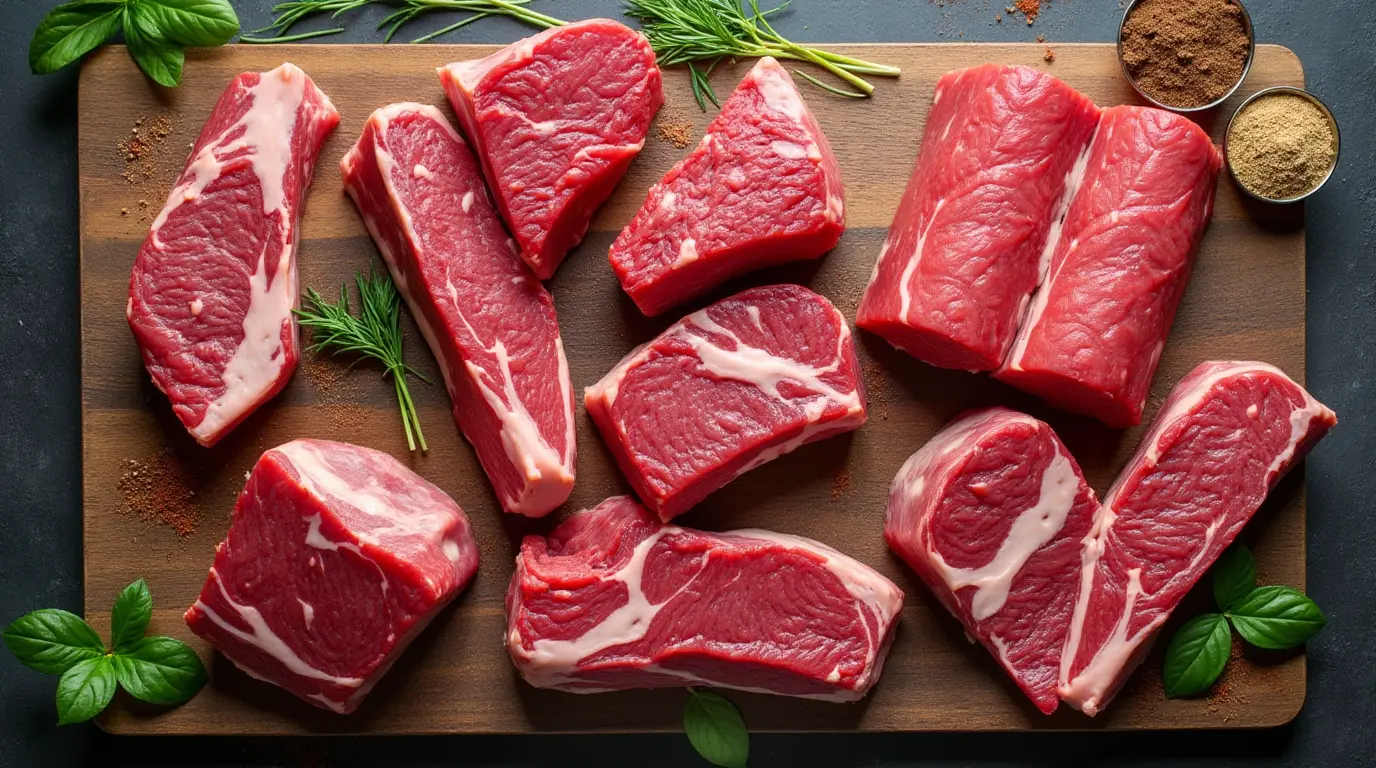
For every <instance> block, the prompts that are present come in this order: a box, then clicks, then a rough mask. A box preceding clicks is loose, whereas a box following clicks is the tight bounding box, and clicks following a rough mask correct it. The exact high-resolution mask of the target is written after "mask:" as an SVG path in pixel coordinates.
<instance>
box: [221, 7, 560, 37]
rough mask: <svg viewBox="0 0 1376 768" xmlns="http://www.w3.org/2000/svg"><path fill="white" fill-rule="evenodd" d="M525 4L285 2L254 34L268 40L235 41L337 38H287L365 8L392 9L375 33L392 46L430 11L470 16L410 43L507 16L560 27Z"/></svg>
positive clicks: (329, 32) (321, 32) (311, 34)
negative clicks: (321, 19) (309, 23)
mask: <svg viewBox="0 0 1376 768" xmlns="http://www.w3.org/2000/svg"><path fill="white" fill-rule="evenodd" d="M528 4H530V0H287V1H286V2H282V3H278V4H277V5H275V6H273V8H272V12H273V13H274V14H276V15H275V17H274V18H273V20H272V23H271V24H268V25H267V26H266V27H263V28H262V29H257V30H254V33H255V34H264V33H271V34H270V35H269V36H266V37H241V38H239V40H240V42H244V43H287V42H293V41H296V40H305V39H308V38H311V37H319V36H321V35H332V34H337V33H339V32H343V31H344V27H330V28H328V29H322V30H318V31H315V32H306V33H303V34H299V35H293V34H291V29H292V27H294V26H296V24H297V22H300V21H302V20H304V19H307V18H310V17H312V16H318V15H321V14H326V13H328V14H329V15H330V18H331V19H336V18H339V17H340V16H342V15H343V14H345V13H348V12H349V11H353V10H356V9H358V8H362V7H363V6H365V5H384V6H387V7H390V8H395V9H396V10H394V11H392V12H391V13H389V14H388V15H387V16H386V17H385V18H383V20H382V21H380V22H378V25H377V28H378V29H384V28H385V29H386V30H387V36H386V37H385V38H384V42H388V43H390V42H392V37H393V36H394V35H396V33H397V30H399V29H401V28H402V27H403V26H405V25H406V24H407V23H408V22H410V21H412V20H414V19H415V18H416V17H417V16H420V15H422V14H425V13H428V12H430V11H469V12H471V13H472V14H473V15H472V16H469V17H467V18H465V19H462V20H460V21H458V22H457V23H454V24H450V25H449V26H447V27H445V28H443V29H439V30H436V31H434V32H431V33H430V34H428V35H423V36H421V37H418V38H416V39H415V40H412V41H411V42H413V43H423V42H426V41H428V40H433V39H435V38H436V37H439V36H440V35H443V34H447V33H449V32H453V31H454V30H456V29H458V28H460V27H463V26H465V25H468V24H471V23H473V22H475V21H477V20H479V19H485V18H487V17H488V16H510V17H512V18H514V19H517V20H519V21H524V22H526V23H527V24H532V25H534V26H537V27H544V28H548V27H557V26H560V25H562V24H563V23H564V22H563V21H561V20H559V19H556V18H554V17H553V16H546V15H545V14H543V13H537V12H535V11H532V10H530V9H529V8H526V7H525V6H526V5H528Z"/></svg>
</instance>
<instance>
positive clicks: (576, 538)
mask: <svg viewBox="0 0 1376 768" xmlns="http://www.w3.org/2000/svg"><path fill="white" fill-rule="evenodd" d="M902 607H903V592H902V591H901V590H900V589H899V588H898V587H896V586H894V584H893V583H892V582H890V581H889V580H888V579H886V578H884V577H883V576H881V575H879V574H878V573H877V572H875V571H874V570H872V569H871V568H869V567H868V566H866V565H864V564H862V563H859V562H856V561H855V560H852V559H851V558H849V557H846V556H845V555H843V554H841V553H840V552H837V551H836V550H834V549H832V548H830V547H828V546H825V545H823V544H819V543H817V542H815V541H809V540H808V539H803V538H799V537H797V536H786V535H783V534H778V533H770V532H768V531H755V530H748V531H732V532H730V533H706V532H703V531H695V530H691V529H687V528H679V527H677V526H672V525H664V524H662V523H660V522H659V521H658V520H656V519H655V516H654V515H653V514H651V513H650V512H649V511H647V510H646V509H645V508H644V507H642V506H641V505H640V504H637V503H636V501H635V500H634V499H632V498H630V497H629V496H620V497H616V498H611V499H608V500H606V501H604V502H602V503H601V504H599V505H598V506H597V507H596V508H594V509H592V510H589V511H584V512H581V513H579V514H577V515H575V516H573V517H572V518H569V519H568V520H566V521H565V522H564V523H563V524H561V525H560V526H559V527H558V528H555V529H554V532H553V533H552V534H550V536H549V538H548V539H546V538H544V537H541V536H527V537H526V539H525V541H524V542H522V544H521V553H520V555H518V556H517V559H516V574H515V576H513V577H512V580H511V589H510V590H508V592H507V598H506V611H507V630H508V631H507V650H508V651H509V652H510V653H511V658H512V661H513V662H515V664H516V668H517V669H518V670H520V672H521V676H522V677H524V678H525V679H526V681H527V682H529V683H530V684H531V685H534V686H536V687H537V688H555V689H558V690H561V691H569V692H571V693H596V692H601V691H613V690H624V689H628V688H665V687H678V686H691V685H710V686H716V687H723V688H737V689H740V690H745V691H757V692H761V693H775V694H782V695H785V696H801V697H805V698H810V699H821V700H825V701H855V700H857V699H860V698H863V697H864V695H865V694H866V693H867V692H869V690H870V688H872V687H873V686H874V684H875V682H877V681H878V680H879V673H880V671H881V669H882V668H883V664H884V656H885V655H886V654H887V653H888V650H889V644H890V642H891V641H892V639H893V632H894V629H895V628H896V626H897V622H898V614H899V611H900V610H901V609H902Z"/></svg>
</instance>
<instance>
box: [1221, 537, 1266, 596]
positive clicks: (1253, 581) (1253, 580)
mask: <svg viewBox="0 0 1376 768" xmlns="http://www.w3.org/2000/svg"><path fill="white" fill-rule="evenodd" d="M1213 571H1214V602H1216V603H1218V610H1220V611H1227V610H1228V609H1229V608H1232V607H1233V606H1234V605H1235V604H1236V603H1237V602H1238V601H1240V600H1241V599H1242V598H1244V597H1246V596H1247V595H1249V594H1251V592H1252V590H1253V589H1255V588H1256V586H1257V563H1256V560H1254V559H1253V558H1252V552H1251V550H1249V549H1247V547H1246V546H1244V545H1243V544H1241V543H1237V544H1233V546H1231V547H1228V548H1227V549H1225V550H1223V554H1222V555H1219V557H1218V562H1216V563H1214V568H1213Z"/></svg>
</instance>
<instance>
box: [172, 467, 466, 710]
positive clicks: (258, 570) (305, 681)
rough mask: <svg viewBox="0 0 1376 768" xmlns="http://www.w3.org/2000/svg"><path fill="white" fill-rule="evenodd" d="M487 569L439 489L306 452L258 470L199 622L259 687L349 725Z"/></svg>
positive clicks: (193, 619)
mask: <svg viewBox="0 0 1376 768" xmlns="http://www.w3.org/2000/svg"><path fill="white" fill-rule="evenodd" d="M477 570H478V547H477V544H476V543H475V542H474V541H473V535H472V533H471V532H470V531H469V526H468V518H466V517H465V516H464V514H463V510H461V509H459V507H458V505H457V504H455V503H454V502H453V500H452V499H450V498H449V497H448V496H446V495H445V494H444V492H443V491H441V490H440V489H439V488H436V487H435V486H433V485H431V484H430V483H428V482H426V481H425V480H424V479H422V478H421V477H420V476H418V475H416V474H415V473H414V472H412V471H411V470H409V469H407V468H406V467H404V466H402V465H401V463H400V462H398V461H397V460H396V459H393V458H392V457H391V456H388V455H387V454H385V453H381V452H378V451H374V450H371V449H369V448H360V447H358V446H355V445H347V444H345V443H334V442H329V441H325V440H294V441H292V442H290V443H287V444H285V445H280V446H278V447H276V448H274V449H272V450H270V451H268V452H267V453H264V454H263V456H262V458H260V459H259V460H258V463H257V464H256V465H255V466H254V467H253V472H252V473H251V474H250V475H249V478H248V483H247V484H246V485H245V486H244V490H243V491H242V492H241V493H240V494H239V500H238V502H237V503H236V504H235V506H234V517H233V521H232V522H231V524H230V527H229V533H228V535H226V537H225V540H224V541H222V542H220V545H219V546H218V547H216V548H215V563H214V565H213V566H212V567H211V569H210V575H209V576H208V577H207V578H206V582H205V587H204V588H202V590H201V595H200V598H199V599H198V600H197V601H196V603H195V605H192V606H191V608H190V609H189V610H187V612H186V623H187V626H189V627H190V628H191V631H193V632H195V633H196V634H197V635H199V636H201V637H203V638H205V639H206V640H208V641H210V642H211V643H212V644H213V645H214V646H215V647H216V648H218V649H219V650H220V652H221V653H223V654H224V655H225V656H226V657H227V658H228V659H229V660H230V661H232V662H234V664H235V665H236V666H238V667H239V668H241V669H243V670H244V671H245V672H247V673H248V674H249V675H250V676H252V677H255V678H257V679H260V680H264V681H267V682H270V683H273V684H276V685H280V686H282V687H283V688H286V689H287V690H288V691H291V692H292V693H294V694H296V695H297V696H299V697H301V698H302V699H304V700H306V701H308V702H310V703H311V704H314V705H316V706H318V707H323V708H325V709H329V710H333V711H335V712H341V713H347V712H352V711H353V710H354V709H356V708H357V707H358V705H359V704H360V703H361V702H362V701H363V697H364V696H366V695H368V692H369V691H370V690H372V688H373V686H374V685H375V684H376V683H377V681H378V680H379V679H380V678H381V677H382V675H383V673H385V672H386V671H387V669H388V668H389V667H390V666H391V665H392V663H393V662H394V661H396V660H397V657H399V656H400V655H401V652H402V651H403V650H405V648H406V646H407V645H408V644H409V643H410V642H411V641H412V640H413V639H414V638H415V637H416V635H418V634H419V633H420V631H421V630H422V629H424V628H425V625H426V624H428V623H429V621H430V619H432V618H433V617H434V616H435V614H436V613H438V612H439V610H440V609H441V608H443V607H444V606H445V605H447V604H448V603H449V601H450V600H452V599H454V596H455V595H457V594H458V593H459V592H461V591H462V590H463V588H464V587H465V586H467V585H468V582H469V581H470V580H471V579H472V578H473V574H474V573H475V572H476V571H477Z"/></svg>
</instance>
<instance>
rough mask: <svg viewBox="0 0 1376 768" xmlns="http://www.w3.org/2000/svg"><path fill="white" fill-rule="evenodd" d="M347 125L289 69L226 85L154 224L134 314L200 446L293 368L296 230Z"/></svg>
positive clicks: (135, 327)
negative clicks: (324, 155) (323, 152)
mask: <svg viewBox="0 0 1376 768" xmlns="http://www.w3.org/2000/svg"><path fill="white" fill-rule="evenodd" d="M338 123H339V113H337V112H336V111H335V109H334V105H333V104H331V103H330V100H329V98H328V97H326V96H325V94H324V93H322V92H321V91H320V89H318V88H316V87H315V84H314V83H312V82H311V79H310V78H309V77H307V76H306V73H305V72H302V71H301V70H300V69H298V68H297V67H295V66H294V65H292V64H283V65H282V66H280V67H278V68H277V69H274V70H272V71H271V72H263V73H258V72H246V73H244V74H242V75H239V76H238V77H235V78H234V79H233V80H232V81H230V83H229V86H228V87H226V88H225V91H224V93H223V94H222V95H221V96H220V99H219V101H217V102H216V103H215V107H214V109H212V110H211V113H210V117H209V118H208V119H207V120H206V123H205V127H203V128H202V129H201V135H200V137H199V138H197V139H196V143H195V145H194V146H193V148H192V150H191V157H190V158H189V159H188V160H187V162H186V168H185V170H183V171H182V175H181V177H180V178H178V180H177V183H176V184H175V185H174V186H173V188H172V192H171V194H169V195H168V197H167V205H166V206H164V207H163V209H162V211H161V212H160V213H159V214H158V216H157V218H156V219H155V220H154V221H153V226H152V231H150V232H149V233H148V239H147V240H145V241H144V243H143V247H142V248H140V249H139V253H138V257H137V258H136V259H135V260H134V269H133V272H132V274H131V275H130V277H129V303H128V306H127V309H126V312H125V314H126V315H127V317H128V319H129V328H130V329H131V330H132V331H133V332H134V339H135V340H136V341H137V342H138V345H139V352H140V354H141V355H142V356H143V364H144V366H145V367H146V368H147V369H148V373H149V375H150V376H152V379H153V383H154V384H155V385H156V386H157V388H158V389H159V390H161V391H162V392H163V393H165V394H166V395H167V398H168V400H170V401H171V403H172V411H173V412H174V413H175V414H176V415H177V418H178V419H180V420H181V422H182V424H183V425H184V426H185V427H186V428H187V430H188V431H189V432H190V433H191V436H192V437H194V438H195V439H196V441H197V442H199V443H200V444H201V445H206V446H209V445H214V444H215V443H216V442H217V441H219V440H220V438H222V437H224V436H225V435H226V434H228V433H229V431H230V430H232V429H233V428H234V427H235V426H237V425H238V424H239V422H241V421H243V420H244V419H245V418H247V417H248V415H249V414H250V413H252V412H253V411H254V409H256V408H257V407H258V406H259V405H262V404H263V403H264V402H266V401H268V400H269V399H271V398H272V396H273V395H275V394H277V393H278V392H280V391H281V390H282V387H284V386H286V384H287V381H288V380H290V379H291V375H292V373H293V372H295V370H296V363H297V359H298V357H299V352H298V349H297V331H296V319H295V317H294V316H293V315H292V312H291V311H292V309H293V308H294V307H295V306H296V303H297V294H298V293H299V290H298V285H297V277H296V246H297V242H298V241H299V239H300V233H299V232H298V231H297V226H298V223H299V222H300V219H301V212H302V209H303V208H304V206H305V202H306V201H305V194H306V188H307V187H309V186H310V183H311V176H312V173H313V171H314V169H315V156H316V153H317V152H319V151H320V145H321V144H322V143H324V141H325V138H326V137H327V136H329V134H330V132H331V131H333V130H334V127H335V125H337V124H338Z"/></svg>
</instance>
